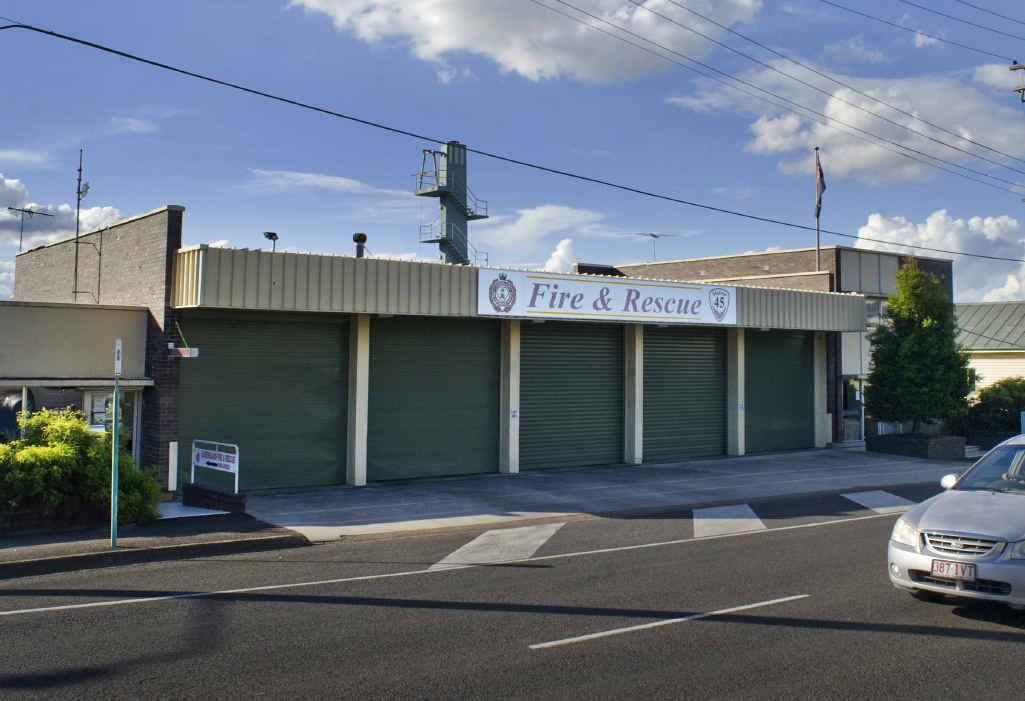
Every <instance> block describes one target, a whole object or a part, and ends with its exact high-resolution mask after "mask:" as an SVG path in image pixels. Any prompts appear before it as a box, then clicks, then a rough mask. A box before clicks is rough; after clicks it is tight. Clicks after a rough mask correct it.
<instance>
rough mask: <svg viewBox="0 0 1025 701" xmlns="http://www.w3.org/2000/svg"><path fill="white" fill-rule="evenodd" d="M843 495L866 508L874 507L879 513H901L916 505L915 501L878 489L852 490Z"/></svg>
mask: <svg viewBox="0 0 1025 701" xmlns="http://www.w3.org/2000/svg"><path fill="white" fill-rule="evenodd" d="M841 496H842V497H843V498H844V499H850V500H851V501H853V502H854V503H855V504H861V505H862V506H864V507H865V508H868V509H872V510H873V511H875V512H876V513H877V514H899V513H902V512H904V511H907V510H908V509H910V508H911V507H912V506H914V505H915V502H913V501H908V500H907V499H904V498H903V497H899V496H897V495H896V494H890V493H889V492H883V491H878V490H877V491H872V492H851V493H850V494H842V495H841Z"/></svg>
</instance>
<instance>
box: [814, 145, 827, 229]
mask: <svg viewBox="0 0 1025 701" xmlns="http://www.w3.org/2000/svg"><path fill="white" fill-rule="evenodd" d="M825 191H826V178H825V176H823V175H822V164H821V163H819V150H818V149H815V218H816V219H818V218H819V212H821V211H822V193H823V192H825Z"/></svg>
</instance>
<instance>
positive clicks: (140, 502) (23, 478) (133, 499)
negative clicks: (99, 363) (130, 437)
mask: <svg viewBox="0 0 1025 701" xmlns="http://www.w3.org/2000/svg"><path fill="white" fill-rule="evenodd" d="M18 423H19V426H20V428H21V429H22V430H23V432H24V435H23V436H22V438H20V439H17V440H14V441H11V442H8V443H0V509H9V510H14V509H29V510H33V511H36V512H38V513H41V514H43V515H45V516H48V517H50V518H53V519H55V520H58V521H68V522H76V523H83V522H96V523H103V522H104V521H105V520H109V518H110V477H111V458H112V452H111V450H112V446H111V435H110V433H101V432H95V431H90V430H89V429H88V428H87V426H86V421H85V416H84V415H83V414H82V413H81V412H79V411H73V410H70V409H69V410H61V411H54V410H50V409H44V410H42V411H38V412H36V413H34V414H21V415H19V419H18ZM119 442H120V443H121V445H120V446H119V452H118V476H119V478H118V522H119V523H146V522H148V521H152V520H153V519H155V518H156V517H157V504H158V503H159V500H160V485H159V484H158V483H157V480H156V478H155V477H154V476H153V475H152V474H151V473H149V472H147V471H145V470H140V469H139V468H137V467H136V465H135V462H134V461H133V460H132V456H131V454H130V453H129V452H128V451H127V450H126V448H125V444H124V441H119Z"/></svg>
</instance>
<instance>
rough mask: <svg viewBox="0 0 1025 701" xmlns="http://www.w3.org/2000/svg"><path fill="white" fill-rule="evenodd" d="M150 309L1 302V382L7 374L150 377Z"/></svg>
mask: <svg viewBox="0 0 1025 701" xmlns="http://www.w3.org/2000/svg"><path fill="white" fill-rule="evenodd" d="M148 316H149V314H148V312H147V311H146V310H145V309H141V308H138V309H131V308H124V307H121V308H115V307H100V306H89V305H84V304H79V305H71V304H42V303H32V302H0V382H2V381H3V380H4V379H44V378H54V379H57V378H69V379H70V378H74V379H90V378H95V379H105V378H113V376H114V341H115V340H116V339H118V338H120V339H121V341H122V348H123V350H122V364H123V367H122V370H123V371H122V377H124V378H126V379H130V378H142V377H145V367H144V362H145V354H146V353H145V351H146V323H147V319H148Z"/></svg>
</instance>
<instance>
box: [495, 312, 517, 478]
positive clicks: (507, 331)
mask: <svg viewBox="0 0 1025 701" xmlns="http://www.w3.org/2000/svg"><path fill="white" fill-rule="evenodd" d="M501 343H502V360H501V364H502V367H501V384H500V388H499V405H500V406H499V427H498V440H499V445H498V471H499V472H501V473H502V474H504V475H515V474H517V473H518V472H519V471H520V320H519V319H507V320H503V321H502V341H501Z"/></svg>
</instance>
